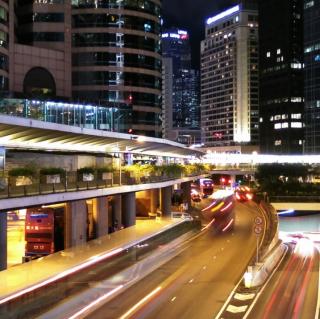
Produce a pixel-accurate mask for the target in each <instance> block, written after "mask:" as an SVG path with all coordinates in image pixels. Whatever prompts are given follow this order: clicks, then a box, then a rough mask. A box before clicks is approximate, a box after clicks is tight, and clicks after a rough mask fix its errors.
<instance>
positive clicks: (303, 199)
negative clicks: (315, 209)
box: [270, 195, 320, 203]
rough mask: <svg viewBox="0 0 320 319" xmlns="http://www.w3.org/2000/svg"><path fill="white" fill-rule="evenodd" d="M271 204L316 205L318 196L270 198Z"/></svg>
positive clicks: (318, 200) (319, 197)
mask: <svg viewBox="0 0 320 319" xmlns="http://www.w3.org/2000/svg"><path fill="white" fill-rule="evenodd" d="M270 202H272V203H318V202H320V196H306V195H301V196H271V197H270Z"/></svg>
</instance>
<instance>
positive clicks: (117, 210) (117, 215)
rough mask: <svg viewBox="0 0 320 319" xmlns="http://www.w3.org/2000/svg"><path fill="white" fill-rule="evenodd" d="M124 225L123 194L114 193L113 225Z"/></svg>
mask: <svg viewBox="0 0 320 319" xmlns="http://www.w3.org/2000/svg"><path fill="white" fill-rule="evenodd" d="M121 225H122V200H121V195H114V196H113V198H112V226H113V227H115V226H116V227H118V229H120V228H119V227H120V226H121Z"/></svg>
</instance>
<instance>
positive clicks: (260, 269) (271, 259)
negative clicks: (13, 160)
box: [244, 243, 286, 288]
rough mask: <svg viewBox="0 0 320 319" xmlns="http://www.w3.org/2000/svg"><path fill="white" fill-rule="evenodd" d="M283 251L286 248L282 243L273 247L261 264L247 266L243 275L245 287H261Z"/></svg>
mask: <svg viewBox="0 0 320 319" xmlns="http://www.w3.org/2000/svg"><path fill="white" fill-rule="evenodd" d="M285 251H286V246H285V245H284V244H283V243H278V246H276V247H274V248H273V250H272V251H271V252H269V254H268V255H267V256H266V257H265V258H264V260H263V262H262V263H258V264H256V265H255V266H249V267H248V271H247V272H246V273H245V275H244V280H245V285H246V287H247V288H252V287H258V286H261V285H263V284H264V283H265V282H266V280H267V279H268V278H269V276H270V274H271V273H272V271H273V269H274V268H275V267H276V265H277V264H278V262H279V261H280V259H281V258H282V256H283V254H284V253H285Z"/></svg>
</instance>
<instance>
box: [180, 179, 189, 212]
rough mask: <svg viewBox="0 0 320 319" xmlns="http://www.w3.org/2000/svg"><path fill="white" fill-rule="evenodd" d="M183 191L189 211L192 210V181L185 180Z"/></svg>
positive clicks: (182, 186) (182, 185)
mask: <svg viewBox="0 0 320 319" xmlns="http://www.w3.org/2000/svg"><path fill="white" fill-rule="evenodd" d="M181 189H182V191H183V201H184V203H186V204H187V205H188V209H187V212H189V211H190V210H191V182H185V183H182V184H181Z"/></svg>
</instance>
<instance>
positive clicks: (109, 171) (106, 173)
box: [97, 166, 114, 181]
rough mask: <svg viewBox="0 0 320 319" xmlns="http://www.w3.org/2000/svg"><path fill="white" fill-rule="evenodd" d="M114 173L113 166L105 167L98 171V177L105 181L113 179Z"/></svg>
mask: <svg viewBox="0 0 320 319" xmlns="http://www.w3.org/2000/svg"><path fill="white" fill-rule="evenodd" d="M113 172H114V168H113V167H112V166H104V167H99V168H98V169H97V173H98V176H99V178H100V179H101V180H103V181H105V180H109V179H112V177H113Z"/></svg>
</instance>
